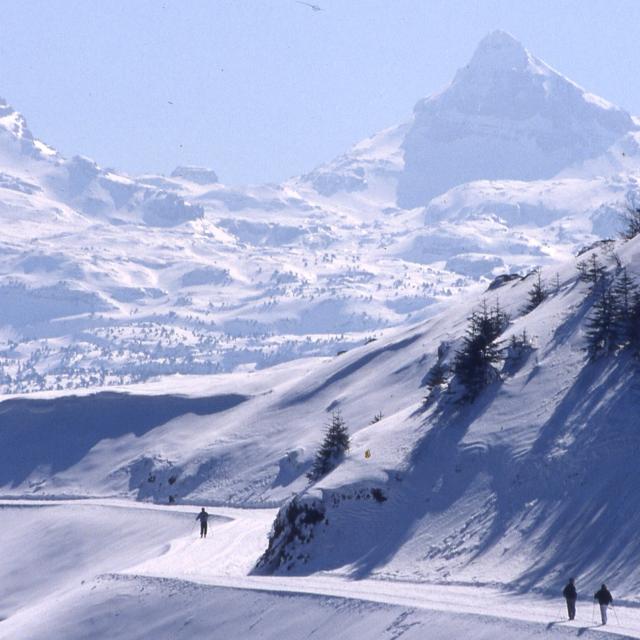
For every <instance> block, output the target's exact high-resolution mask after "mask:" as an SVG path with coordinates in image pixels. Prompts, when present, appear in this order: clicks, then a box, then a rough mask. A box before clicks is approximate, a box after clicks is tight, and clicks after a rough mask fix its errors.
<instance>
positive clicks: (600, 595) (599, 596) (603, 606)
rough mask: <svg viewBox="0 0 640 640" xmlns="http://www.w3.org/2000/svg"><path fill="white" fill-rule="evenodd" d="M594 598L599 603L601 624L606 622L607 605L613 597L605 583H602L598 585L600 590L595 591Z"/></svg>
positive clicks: (611, 601)
mask: <svg viewBox="0 0 640 640" xmlns="http://www.w3.org/2000/svg"><path fill="white" fill-rule="evenodd" d="M593 599H594V600H597V601H598V604H599V605H600V617H601V618H602V624H607V607H608V606H609V605H610V604H612V603H613V597H612V596H611V593H610V592H609V589H607V585H606V584H603V585H602V586H601V587H600V591H596V592H595V594H594V596H593Z"/></svg>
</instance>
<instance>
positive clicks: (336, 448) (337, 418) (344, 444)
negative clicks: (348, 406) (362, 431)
mask: <svg viewBox="0 0 640 640" xmlns="http://www.w3.org/2000/svg"><path fill="white" fill-rule="evenodd" d="M348 450H349V430H348V429H347V425H346V423H345V421H344V419H343V418H342V416H341V415H340V413H339V412H338V411H334V413H333V414H332V415H331V422H330V423H329V425H328V426H327V428H326V430H325V435H324V440H323V442H322V444H321V445H320V449H318V452H317V453H316V457H315V459H314V461H313V466H312V467H311V470H310V471H309V473H308V474H307V478H309V480H311V481H312V482H315V481H316V480H319V479H320V478H322V477H324V476H326V475H327V474H328V473H329V472H331V471H333V469H335V468H336V467H337V466H338V465H339V464H340V462H342V460H343V459H344V454H345V453H346V452H347V451H348Z"/></svg>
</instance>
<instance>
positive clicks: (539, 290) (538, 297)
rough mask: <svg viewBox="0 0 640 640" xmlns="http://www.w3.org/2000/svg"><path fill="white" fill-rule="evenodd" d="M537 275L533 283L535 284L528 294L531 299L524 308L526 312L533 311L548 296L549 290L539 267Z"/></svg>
mask: <svg viewBox="0 0 640 640" xmlns="http://www.w3.org/2000/svg"><path fill="white" fill-rule="evenodd" d="M537 276H538V277H537V278H536V281H535V282H534V283H533V286H532V287H531V289H530V290H529V292H528V294H527V295H528V296H529V300H528V302H527V304H526V306H525V308H524V312H525V313H529V312H530V311H533V310H534V309H535V308H536V307H537V306H538V305H540V304H541V303H542V302H544V300H545V298H546V297H547V290H546V289H545V287H544V284H543V283H542V278H541V276H540V270H539V269H538V270H537Z"/></svg>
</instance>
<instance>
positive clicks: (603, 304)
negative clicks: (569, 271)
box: [587, 287, 619, 359]
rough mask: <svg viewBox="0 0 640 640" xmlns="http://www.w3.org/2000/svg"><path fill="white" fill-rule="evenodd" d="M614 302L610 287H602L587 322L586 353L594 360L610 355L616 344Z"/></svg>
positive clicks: (616, 330)
mask: <svg viewBox="0 0 640 640" xmlns="http://www.w3.org/2000/svg"><path fill="white" fill-rule="evenodd" d="M616 319H617V318H616V300H615V297H614V295H613V293H612V290H611V288H610V287H602V288H601V289H600V291H599V293H598V297H597V299H596V301H595V303H594V305H593V313H592V315H591V316H590V317H589V319H588V321H587V351H588V352H589V356H590V357H591V358H592V359H594V358H597V357H598V356H601V355H608V354H610V353H612V352H613V351H614V350H615V348H616V346H617V344H618V337H619V333H618V327H617V322H616Z"/></svg>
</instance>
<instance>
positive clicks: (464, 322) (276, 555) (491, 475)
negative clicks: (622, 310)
mask: <svg viewBox="0 0 640 640" xmlns="http://www.w3.org/2000/svg"><path fill="white" fill-rule="evenodd" d="M593 260H595V261H596V262H595V264H597V265H601V266H602V267H603V268H604V275H603V276H602V279H601V280H600V281H599V285H598V287H595V288H594V287H593V286H592V283H590V282H588V281H586V280H585V277H584V276H582V275H580V271H581V270H582V268H581V267H579V265H580V264H583V263H584V264H586V265H590V264H594V263H593V262H592V261H593ZM623 269H626V272H627V273H628V274H629V275H630V276H631V277H632V278H633V279H634V280H635V281H636V282H640V237H636V238H635V239H633V240H631V241H628V242H624V243H623V242H619V243H617V245H614V244H612V243H600V244H598V245H596V246H595V247H594V248H593V249H591V250H590V251H587V252H585V253H584V254H583V255H582V256H580V258H579V259H577V260H575V259H573V260H571V261H569V262H567V263H566V264H564V265H563V266H561V267H560V268H558V269H557V270H556V269H555V268H553V269H546V270H543V271H542V273H541V282H542V285H543V288H544V290H545V293H546V297H545V299H544V300H542V301H541V302H540V304H538V305H537V306H535V308H532V309H531V308H530V310H527V309H525V308H526V307H528V306H529V305H530V301H531V297H530V292H531V291H532V290H533V289H534V286H535V284H536V283H537V278H536V276H529V277H526V278H520V277H517V278H512V279H506V278H502V279H498V280H497V281H496V282H494V283H493V284H492V285H491V286H490V287H488V288H487V287H484V286H478V287H476V290H475V291H474V292H473V295H471V294H470V295H468V296H465V298H464V299H458V300H456V301H452V302H450V303H449V304H442V305H439V307H438V309H437V310H436V311H435V312H434V314H433V316H432V317H430V318H429V319H428V320H426V321H423V322H421V323H419V324H417V325H414V326H412V327H408V328H406V329H397V330H395V331H394V332H393V333H392V334H390V335H388V336H386V337H384V338H381V339H379V340H377V341H375V342H371V343H369V344H368V345H363V346H360V347H357V348H355V349H353V350H351V351H349V352H348V353H345V354H343V355H341V356H336V357H332V358H321V359H317V358H316V359H306V360H297V361H293V362H290V363H286V364H282V365H280V366H278V367H275V368H271V369H265V370H261V371H257V372H253V373H244V374H238V373H235V374H227V375H219V376H210V377H203V376H200V377H180V376H174V377H172V378H167V379H164V380H162V381H159V382H157V383H154V384H146V385H137V386H134V387H133V388H128V389H113V390H110V391H109V392H106V391H105V392H101V393H99V394H95V393H91V392H90V391H89V390H87V391H84V392H82V393H80V394H71V393H70V392H66V393H63V394H60V393H54V392H47V393H40V394H36V395H35V396H24V397H16V398H11V399H7V400H5V401H3V402H1V403H0V416H1V418H2V427H3V428H2V429H1V430H0V469H1V470H2V477H1V478H0V484H1V485H2V493H3V494H4V496H5V497H11V498H12V501H7V502H6V504H4V505H3V506H2V510H3V513H4V514H6V519H7V523H8V525H9V526H7V527H4V528H3V529H2V532H0V541H1V542H2V544H3V548H6V549H9V550H10V552H9V553H8V554H6V555H5V556H4V559H3V560H2V561H0V577H2V580H0V582H1V583H2V584H3V585H6V587H5V588H6V589H7V590H8V591H7V593H6V594H5V596H4V599H3V608H2V609H0V617H4V618H6V619H5V620H4V621H0V637H7V638H12V639H14V640H15V639H16V638H29V639H30V640H33V639H34V638H44V637H54V638H55V637H60V638H62V637H64V638H75V637H78V638H80V637H84V636H86V634H87V633H89V631H91V632H92V633H94V634H96V635H97V637H106V634H108V633H109V632H108V631H107V629H111V630H112V631H111V633H112V636H111V637H123V638H124V637H127V638H129V637H139V638H147V637H166V638H169V637H180V635H179V634H180V633H185V634H187V633H191V630H193V629H204V628H206V626H207V625H206V624H205V623H209V624H210V625H213V626H212V634H213V635H212V637H223V635H221V634H223V632H224V633H227V634H230V633H232V631H231V630H235V633H238V630H239V629H244V630H245V631H243V633H245V634H246V635H247V637H253V636H251V635H250V634H251V633H255V632H256V631H255V630H256V629H257V626H260V625H263V626H262V627H261V632H262V634H263V636H264V637H268V638H275V637H277V636H278V635H279V634H287V633H289V634H291V633H294V634H295V633H298V635H299V636H300V637H307V636H309V635H311V634H312V633H313V631H314V630H316V629H319V628H324V629H325V630H326V631H327V633H335V634H337V637H345V638H348V637H353V635H354V634H357V635H358V634H365V635H366V633H367V630H371V629H378V627H377V626H375V625H381V627H380V628H381V629H382V627H384V628H385V629H386V630H389V629H392V630H393V631H394V633H395V632H396V631H397V632H398V633H401V632H402V633H407V634H408V635H407V637H413V636H411V635H410V634H414V636H415V637H422V635H423V634H424V632H425V629H426V628H429V629H433V632H434V634H435V635H434V637H441V638H448V637H452V635H454V636H456V635H459V634H465V635H468V636H469V637H471V638H475V637H477V638H482V637H515V636H514V634H515V635H517V636H518V637H537V635H538V634H540V633H545V634H549V633H553V634H554V635H553V636H551V637H556V634H557V637H564V635H565V634H570V633H576V632H578V633H579V635H581V634H583V633H585V632H586V631H588V628H589V627H590V626H591V624H592V622H591V618H590V616H591V612H590V607H591V605H590V603H589V598H590V591H589V590H590V589H592V587H593V589H592V591H594V590H595V588H597V587H598V586H599V584H600V583H601V582H602V581H603V580H604V581H606V582H607V583H608V584H609V586H610V587H611V588H612V589H613V591H614V596H615V598H616V605H617V606H616V613H618V612H619V616H620V618H621V621H619V620H616V619H615V618H613V621H614V622H613V621H612V622H613V623H612V625H611V627H610V629H609V630H610V631H611V632H613V633H620V634H622V635H623V637H640V620H639V619H638V616H637V605H638V598H637V594H638V589H639V588H640V572H639V571H638V568H637V563H636V562H635V559H636V557H637V554H638V541H637V540H638V538H637V535H636V531H637V528H638V524H639V523H638V517H637V513H638V512H639V507H640V505H639V504H638V500H639V496H640V491H639V489H640V486H639V485H638V479H637V474H635V472H634V469H635V466H636V463H637V456H638V448H639V447H640V436H639V435H638V432H637V425H636V417H637V407H638V403H639V401H640V395H639V394H640V389H638V386H637V383H636V380H637V367H638V361H637V355H636V353H634V351H633V350H632V349H630V348H622V347H621V348H619V349H617V350H614V351H612V353H610V354H608V355H607V354H602V355H599V356H598V357H592V358H590V357H589V354H588V352H587V349H586V348H587V344H588V340H587V334H588V332H589V330H590V327H591V326H592V319H593V317H594V312H595V309H596V304H597V302H598V300H599V299H600V298H599V296H600V292H601V291H605V290H606V289H605V288H603V287H604V286H605V284H606V286H609V287H610V286H611V285H612V283H613V282H620V279H621V277H622V274H623V273H624V271H623ZM591 289H593V290H591ZM483 300H484V301H486V303H487V305H488V306H489V308H494V307H495V305H496V304H498V303H499V305H500V308H501V309H502V310H503V311H505V312H507V313H508V314H509V316H510V320H509V322H508V323H507V324H506V326H504V327H503V329H502V334H501V335H500V337H499V341H500V342H501V343H502V344H503V346H504V349H502V351H501V353H502V355H501V357H500V358H499V360H498V361H497V362H495V363H494V365H493V366H494V367H495V372H494V375H493V376H491V377H489V378H487V382H488V384H487V385H486V386H485V387H484V388H482V389H480V390H479V392H478V393H477V395H476V397H475V399H474V400H473V401H466V402H461V401H460V399H461V397H462V393H461V388H460V386H459V383H456V382H455V377H452V370H451V368H450V367H451V364H452V362H453V361H454V357H455V353H456V352H457V351H459V350H460V348H461V344H462V343H461V340H462V337H463V336H464V335H465V331H466V330H467V328H468V317H469V316H470V315H471V314H472V312H473V311H474V310H477V309H482V306H483ZM525 334H526V336H527V338H526V339H523V335H525ZM512 337H514V338H515V344H511V343H512V340H511V339H512ZM437 364H439V365H441V366H442V368H443V370H444V375H443V377H442V384H440V385H434V384H433V372H434V370H435V365H437ZM447 384H448V389H447ZM430 387H431V388H430ZM168 389H170V393H168V391H167V390H168ZM426 397H428V398H429V400H428V401H426V402H425V398H426ZM335 411H340V412H341V413H342V415H343V416H344V418H345V420H346V423H347V425H348V427H349V429H350V432H351V436H352V438H351V447H350V450H349V452H348V454H347V455H346V457H345V459H344V461H343V462H342V463H341V464H339V465H338V466H337V468H336V469H335V470H334V471H333V472H331V473H329V474H328V475H326V476H325V477H323V478H322V479H320V480H318V481H316V482H314V483H310V482H309V481H308V480H307V478H306V472H308V471H309V469H310V464H311V461H312V458H313V456H314V453H315V452H316V450H317V448H318V445H319V443H320V441H321V439H322V435H323V434H322V431H323V427H324V425H325V424H326V423H327V421H328V419H329V417H330V415H331V413H332V412H335ZM15 452H19V453H20V455H18V456H16V453H15ZM80 496H93V499H91V500H79V501H76V500H68V498H72V497H73V498H78V497H80ZM108 496H111V497H112V498H113V497H114V496H118V497H119V498H134V499H138V500H142V501H144V502H152V501H155V502H157V503H163V506H159V505H152V504H140V503H137V504H136V503H132V502H123V501H122V500H116V501H114V500H113V499H111V500H109V499H105V498H107V497H108ZM56 497H57V498H66V500H62V501H60V500H58V501H55V500H52V499H53V498H56ZM96 497H98V498H101V499H100V500H96V499H95V498H96ZM25 498H29V500H24V499H25ZM37 498H45V501H44V502H40V503H38V502H37ZM34 499H35V500H34ZM196 503H197V504H198V505H199V504H201V503H202V504H212V505H215V504H223V503H224V504H232V505H236V506H240V505H242V506H243V507H244V509H245V510H239V509H230V508H228V507H218V508H215V507H214V508H212V509H211V511H212V512H213V513H214V514H215V515H216V516H217V518H216V519H214V521H213V523H212V527H211V529H212V530H211V535H212V538H211V539H210V540H207V541H202V540H200V541H197V540H193V527H194V525H195V522H194V520H193V517H194V511H195V507H192V506H189V505H190V504H196ZM47 505H49V506H47ZM251 506H253V507H254V508H253V509H251V508H247V507H251ZM274 506H280V510H279V511H278V510H277V509H276V508H270V507H274ZM255 507H261V508H260V509H256V508H255ZM185 512H186V513H185ZM274 519H275V521H274ZM272 521H274V526H273V527H272V529H271V538H270V542H269V547H268V549H267V539H266V534H267V532H268V530H269V527H270V524H271V522H272ZM36 531H38V532H39V533H40V534H41V535H40V536H38V537H36V542H35V543H34V544H32V545H29V546H28V549H27V551H25V552H24V553H22V552H21V553H18V552H17V551H16V552H15V553H13V552H12V551H11V550H13V549H15V550H18V549H20V545H21V544H22V543H23V540H24V539H25V538H28V536H29V535H30V534H31V532H36ZM190 532H191V533H190ZM206 545H211V546H206ZM54 548H55V552H54V551H53V549H54ZM265 551H266V553H265V554H264V555H263V556H262V558H261V559H259V556H260V555H261V554H262V553H264V552H265ZM18 558H21V559H18ZM16 563H18V564H19V565H20V566H25V563H26V565H28V566H35V565H36V563H37V564H38V566H39V567H40V568H42V569H44V570H45V571H46V573H47V575H49V576H51V577H50V578H49V579H48V580H47V582H46V583H43V582H42V580H41V579H39V578H34V577H33V575H32V574H33V572H29V571H27V572H21V571H18V570H16V566H17V565H16ZM249 573H253V574H254V575H250V576H248V575H247V574H249ZM568 575H575V576H577V579H578V584H579V588H580V592H581V594H582V596H583V597H582V599H581V600H580V602H579V614H578V618H579V619H578V620H577V621H576V623H575V626H574V623H570V624H569V625H567V626H564V624H561V623H562V616H561V612H562V605H561V603H559V602H558V601H557V600H552V601H549V600H548V598H549V597H550V596H554V595H556V594H557V593H558V591H559V589H560V588H561V586H562V584H563V583H564V581H565V580H566V578H567V577H568ZM229 589H233V590H237V589H241V590H243V591H242V592H241V593H236V592H235V591H233V592H229ZM274 591H276V592H282V593H281V595H279V596H274V595H273V592H274ZM261 592H267V593H261ZM292 598H293V599H294V600H295V603H297V604H298V605H300V604H304V606H305V607H307V608H308V609H306V610H305V615H304V616H303V617H302V618H293V619H292V618H291V617H290V616H291V615H292V614H291V611H292V610H293V608H294V606H296V605H295V604H294V602H293V601H292V600H291V599H292ZM345 598H346V600H345ZM212 599H213V600H215V601H216V602H218V603H223V604H221V605H220V609H217V608H216V609H214V610H212V609H211V600H212ZM362 601H364V602H367V603H369V604H364V603H363V602H362ZM167 602H174V603H179V605H176V607H167V606H166V603H167ZM162 603H164V606H163V604H162ZM216 606H217V605H216ZM354 607H355V608H356V611H358V612H361V611H366V614H361V613H353V608H354ZM345 608H346V611H349V613H348V614H345V613H344V611H345ZM362 608H364V609H362ZM140 611H146V612H148V614H149V616H151V618H152V619H153V620H154V621H155V622H153V623H150V624H149V625H145V624H142V625H141V624H140ZM266 611H271V614H269V615H268V616H266V617H265V612H266ZM323 612H324V613H323ZM316 616H317V617H316ZM45 619H46V620H47V621H48V623H47V624H46V625H45V624H44V622H43V621H44V620H45ZM372 620H373V621H375V622H373V621H372ZM405 621H407V622H406V624H405ZM185 625H186V626H185ZM190 625H194V626H190ZM256 625H257V626H256ZM371 625H373V627H372V626H371ZM214 629H215V631H214ZM216 633H218V634H219V635H217V636H216V635H215V634H216ZM340 633H343V636H340V635H339V634H340ZM376 633H377V631H376ZM380 633H382V631H380ZM589 633H593V632H592V631H589ZM2 634H4V635H2ZM381 637H384V636H381ZM391 637H393V635H392V636H391Z"/></svg>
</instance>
